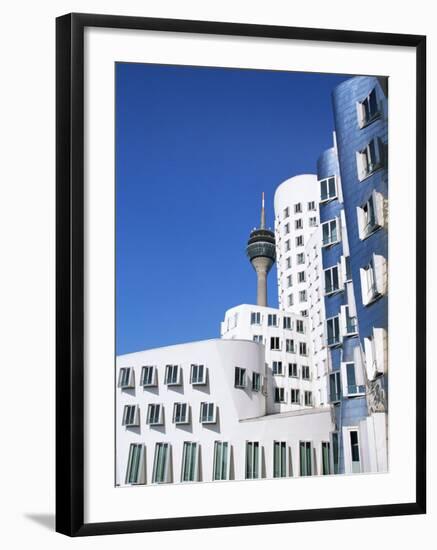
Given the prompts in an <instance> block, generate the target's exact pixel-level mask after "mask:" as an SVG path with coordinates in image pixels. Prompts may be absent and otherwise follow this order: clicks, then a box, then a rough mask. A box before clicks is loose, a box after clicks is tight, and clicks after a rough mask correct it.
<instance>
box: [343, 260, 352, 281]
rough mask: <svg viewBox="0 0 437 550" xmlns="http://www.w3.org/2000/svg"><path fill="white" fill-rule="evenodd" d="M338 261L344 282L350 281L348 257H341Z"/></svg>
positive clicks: (349, 261)
mask: <svg viewBox="0 0 437 550" xmlns="http://www.w3.org/2000/svg"><path fill="white" fill-rule="evenodd" d="M340 261H341V265H342V270H343V276H344V280H345V281H352V271H351V259H350V256H342V257H341V260H340Z"/></svg>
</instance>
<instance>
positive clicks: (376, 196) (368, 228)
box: [356, 190, 385, 241]
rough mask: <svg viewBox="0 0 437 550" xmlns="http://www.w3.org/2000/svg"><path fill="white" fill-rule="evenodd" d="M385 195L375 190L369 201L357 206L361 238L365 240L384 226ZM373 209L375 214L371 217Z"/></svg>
mask: <svg viewBox="0 0 437 550" xmlns="http://www.w3.org/2000/svg"><path fill="white" fill-rule="evenodd" d="M384 209H385V207H384V196H383V195H382V194H381V193H379V192H378V191H375V190H373V191H372V193H371V194H370V196H369V198H368V199H367V201H366V202H365V203H364V204H363V205H361V206H357V208H356V212H357V224H358V235H359V238H360V240H362V241H364V240H365V239H367V238H368V237H370V236H371V235H373V233H375V231H378V229H381V227H384V222H385V220H384V218H385V214H384ZM370 211H372V213H373V216H372V217H371V218H369V212H370Z"/></svg>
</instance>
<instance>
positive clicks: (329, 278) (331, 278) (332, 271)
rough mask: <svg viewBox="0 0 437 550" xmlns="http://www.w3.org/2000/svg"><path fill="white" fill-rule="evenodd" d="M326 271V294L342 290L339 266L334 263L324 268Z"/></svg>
mask: <svg viewBox="0 0 437 550" xmlns="http://www.w3.org/2000/svg"><path fill="white" fill-rule="evenodd" d="M324 273H325V294H332V293H333V292H338V291H339V290H340V279H339V276H338V266H336V265H334V266H333V267H329V268H328V269H325V270H324Z"/></svg>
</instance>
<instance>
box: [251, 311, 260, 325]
mask: <svg viewBox="0 0 437 550" xmlns="http://www.w3.org/2000/svg"><path fill="white" fill-rule="evenodd" d="M250 324H251V325H260V324H261V313H260V312H259V311H252V312H251V314H250Z"/></svg>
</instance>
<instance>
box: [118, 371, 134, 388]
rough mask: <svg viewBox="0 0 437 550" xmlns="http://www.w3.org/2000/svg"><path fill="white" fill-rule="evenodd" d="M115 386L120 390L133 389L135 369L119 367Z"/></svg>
mask: <svg viewBox="0 0 437 550" xmlns="http://www.w3.org/2000/svg"><path fill="white" fill-rule="evenodd" d="M117 385H118V387H119V388H120V389H122V390H125V389H130V388H135V369H134V368H133V367H121V368H120V371H119V373H118V383H117Z"/></svg>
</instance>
